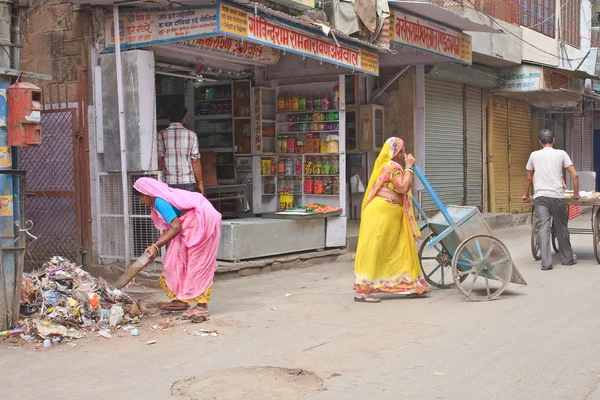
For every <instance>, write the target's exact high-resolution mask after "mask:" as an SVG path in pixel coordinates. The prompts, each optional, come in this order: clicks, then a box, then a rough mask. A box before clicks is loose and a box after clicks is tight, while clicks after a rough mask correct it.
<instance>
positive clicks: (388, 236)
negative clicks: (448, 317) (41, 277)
mask: <svg viewBox="0 0 600 400" xmlns="http://www.w3.org/2000/svg"><path fill="white" fill-rule="evenodd" d="M403 150H404V142H403V141H402V139H399V138H390V139H388V140H387V141H386V143H385V145H384V146H383V148H382V149H381V152H380V154H379V156H378V157H377V161H376V162H375V167H374V169H373V173H372V175H371V178H370V179H369V186H368V188H367V193H366V195H365V199H364V200H363V205H362V214H361V222H360V230H359V235H358V248H357V250H356V258H355V262H354V291H355V292H357V293H359V294H371V293H403V292H406V293H416V294H423V293H425V292H427V291H428V290H429V287H428V286H427V282H426V281H425V277H424V276H423V273H422V271H421V266H420V263H419V256H418V253H417V246H416V240H418V238H419V237H420V234H421V232H420V230H419V227H418V225H417V222H416V219H415V217H414V213H413V205H412V196H411V193H410V192H409V193H407V194H405V195H404V205H400V204H397V203H395V202H392V201H390V200H387V199H384V198H382V197H378V196H377V192H378V191H379V189H381V188H382V187H387V188H390V189H392V190H395V189H394V188H393V184H392V180H393V179H395V178H396V177H397V176H399V175H403V174H404V173H405V171H404V169H403V168H402V166H401V165H400V164H398V163H396V162H394V161H393V159H394V158H395V157H396V156H397V155H399V154H400V153H401V152H402V151H403Z"/></svg>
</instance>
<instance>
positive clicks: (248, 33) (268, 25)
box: [219, 3, 379, 75]
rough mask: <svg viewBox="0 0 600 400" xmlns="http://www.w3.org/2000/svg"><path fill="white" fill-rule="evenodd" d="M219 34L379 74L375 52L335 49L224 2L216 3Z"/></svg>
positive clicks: (329, 41) (330, 43) (327, 42)
mask: <svg viewBox="0 0 600 400" xmlns="http://www.w3.org/2000/svg"><path fill="white" fill-rule="evenodd" d="M244 24H245V28H244V27H243V26H244ZM219 31H220V32H222V33H229V34H233V35H236V36H239V37H241V38H244V39H247V40H249V41H252V42H255V43H259V44H266V45H268V46H273V47H275V48H278V49H281V50H289V51H291V52H293V53H296V54H300V55H305V56H308V57H311V58H316V59H319V60H323V61H326V62H329V63H332V64H336V65H339V66H342V67H346V68H349V69H352V70H356V71H362V72H366V73H369V74H372V75H378V74H379V55H378V54H377V52H375V51H370V50H366V49H359V48H357V47H351V46H348V45H345V44H340V45H339V46H338V45H337V44H336V43H335V42H334V41H333V39H329V38H327V37H324V36H323V35H319V34H316V33H312V32H308V31H307V30H304V29H302V28H299V27H292V26H290V25H287V24H284V23H281V22H279V21H276V20H274V19H272V18H269V17H265V16H263V15H260V14H256V15H255V14H253V13H251V12H248V11H245V10H243V9H241V8H238V7H234V6H230V5H228V4H224V3H221V4H220V19H219ZM239 32H241V33H239Z"/></svg>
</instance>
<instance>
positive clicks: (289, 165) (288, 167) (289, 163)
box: [285, 157, 294, 175]
mask: <svg viewBox="0 0 600 400" xmlns="http://www.w3.org/2000/svg"><path fill="white" fill-rule="evenodd" d="M285 174H286V175H294V160H293V159H292V158H291V157H289V158H287V159H286V160H285Z"/></svg>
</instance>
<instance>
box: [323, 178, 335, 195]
mask: <svg viewBox="0 0 600 400" xmlns="http://www.w3.org/2000/svg"><path fill="white" fill-rule="evenodd" d="M323 183H324V185H325V189H324V190H323V194H327V195H332V194H333V178H330V177H327V178H325V179H324V181H323Z"/></svg>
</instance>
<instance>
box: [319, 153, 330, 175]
mask: <svg viewBox="0 0 600 400" xmlns="http://www.w3.org/2000/svg"><path fill="white" fill-rule="evenodd" d="M321 174H323V175H330V174H331V161H330V160H329V157H323V159H322V160H321Z"/></svg>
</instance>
